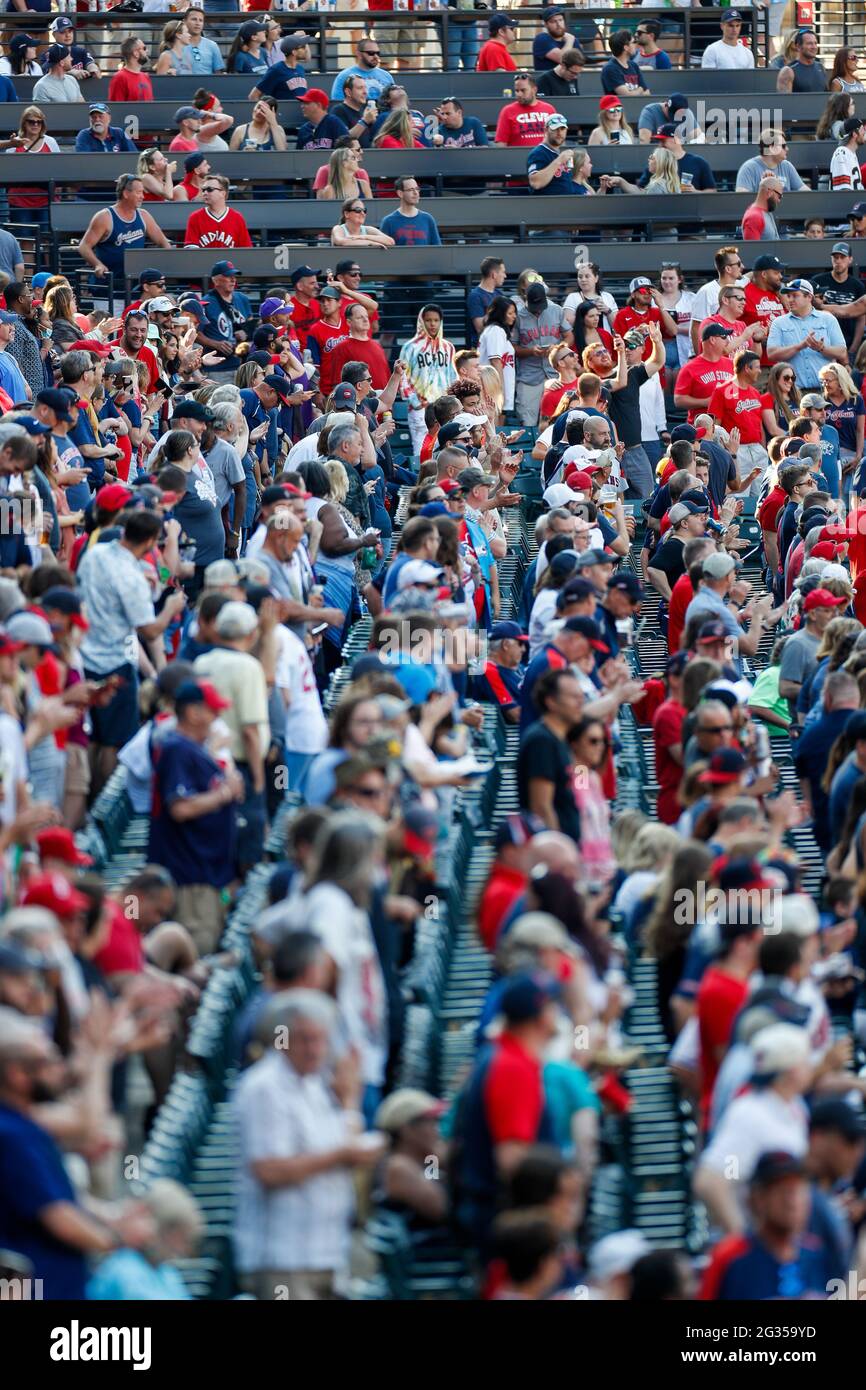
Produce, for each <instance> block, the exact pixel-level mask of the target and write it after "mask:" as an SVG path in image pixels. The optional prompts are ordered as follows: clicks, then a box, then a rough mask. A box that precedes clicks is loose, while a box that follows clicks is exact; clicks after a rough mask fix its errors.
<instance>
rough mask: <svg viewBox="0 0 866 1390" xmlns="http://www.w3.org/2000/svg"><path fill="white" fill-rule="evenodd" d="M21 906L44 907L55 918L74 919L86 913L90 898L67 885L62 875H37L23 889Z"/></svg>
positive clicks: (69, 884)
mask: <svg viewBox="0 0 866 1390" xmlns="http://www.w3.org/2000/svg"><path fill="white" fill-rule="evenodd" d="M21 906H22V907H44V908H47V910H48V911H49V912H53V913H54V914H55V916H57V917H74V916H75V915H76V913H78V912H86V911H87V909H88V908H89V907H90V898H88V897H87V895H86V894H85V893H79V892H78V889H77V888H73V886H72V884H71V883H67V881H66V879H65V878H64V877H63V875H62V874H37V875H36V877H35V878H31V880H30V882H29V883H28V884H27V887H26V888H25V889H24V892H23V894H22V896H21Z"/></svg>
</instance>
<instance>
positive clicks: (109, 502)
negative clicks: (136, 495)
mask: <svg viewBox="0 0 866 1390" xmlns="http://www.w3.org/2000/svg"><path fill="white" fill-rule="evenodd" d="M131 501H132V492H131V490H130V489H129V488H128V487H124V486H123V483H106V484H105V486H104V487H101V488H100V489H99V491H98V492H97V494H96V505H97V507H102V509H103V511H106V512H121V511H123V508H124V507H125V506H126V504H127V502H131Z"/></svg>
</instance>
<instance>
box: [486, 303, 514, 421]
mask: <svg viewBox="0 0 866 1390" xmlns="http://www.w3.org/2000/svg"><path fill="white" fill-rule="evenodd" d="M494 357H500V358H501V359H502V385H503V389H504V391H505V409H506V410H513V409H514V387H515V384H516V381H517V378H516V375H515V370H514V344H513V343H512V342H511V340H510V339H509V337H508V334H507V333H506V332H505V329H504V328H499V327H498V326H497V325H496V324H492V323H491V324H489V325H488V326H487V328H485V330H484V332H483V333H482V334H481V337H480V338H479V340H478V360H479V361H480V363H481V365H482V366H483V367H487V366H489V365H490V361H491V359H492V358H494Z"/></svg>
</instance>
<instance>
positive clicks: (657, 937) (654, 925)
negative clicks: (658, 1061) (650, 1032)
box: [644, 840, 713, 1043]
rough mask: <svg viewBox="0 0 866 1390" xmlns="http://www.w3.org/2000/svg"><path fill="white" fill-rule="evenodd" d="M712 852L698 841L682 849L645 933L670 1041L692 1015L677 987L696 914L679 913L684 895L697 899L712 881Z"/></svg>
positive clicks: (657, 896) (664, 1025) (658, 999)
mask: <svg viewBox="0 0 866 1390" xmlns="http://www.w3.org/2000/svg"><path fill="white" fill-rule="evenodd" d="M712 862H713V855H712V852H711V851H710V850H709V849H708V848H707V846H706V845H702V844H699V843H698V842H697V841H695V840H691V841H687V842H686V843H685V844H684V845H683V846H682V848H681V849H678V850H677V851H676V853H675V855H674V857H673V859H672V860H671V863H670V865H669V866H668V869H667V871H666V872H665V875H664V878H663V879H662V881H661V883H660V884H659V887H658V891H657V893H656V896H655V906H654V908H653V910H652V913H651V915H650V918H649V921H648V922H647V925H646V929H645V932H644V944H645V946H646V950H647V953H648V954H649V955H650V956H652V957H654V958H655V960H656V961H657V962H658V965H657V971H656V998H657V1001H658V1008H659V1016H660V1017H661V1021H662V1027H663V1028H664V1030H665V1036H666V1037H667V1039H668V1042H671V1043H672V1042H673V1041H674V1039H675V1038H676V1036H677V1034H678V1033H679V1031H680V1029H681V1028H682V1026H683V1024H684V1023H685V1021H686V1018H687V1017H688V1015H689V1013H690V1012H691V1008H690V1006H689V1005H688V1004H687V1002H686V1000H685V998H684V997H682V998H677V999H676V1000H675V999H674V995H675V991H676V988H677V985H678V984H679V982H680V980H681V979H682V976H683V967H684V966H685V962H686V950H687V947H688V941H689V937H690V936H691V933H692V928H693V926H694V925H695V923H694V921H693V920H692V916H693V914H689V913H678V912H677V911H676V908H677V906H678V904H680V903H681V902H682V901H683V898H682V897H681V896H680V894H682V893H690V894H691V895H692V896H691V901H693V902H694V901H696V900H697V890H698V886H699V884H701V883H705V882H706V881H707V879H708V878H709V872H710V865H711V864H712Z"/></svg>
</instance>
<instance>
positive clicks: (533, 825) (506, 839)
mask: <svg viewBox="0 0 866 1390" xmlns="http://www.w3.org/2000/svg"><path fill="white" fill-rule="evenodd" d="M546 829H547V827H546V825H545V824H544V821H543V820H541V819H540V817H539V816H533V815H530V814H529V812H523V813H519V812H517V811H512V812H510V814H509V815H507V816H506V817H505V820H504V821H503V822H502V824H501V825H500V827H499V829H498V830H497V832H496V841H495V844H496V848H497V849H498V850H499V849H502V848H503V847H504V846H505V845H526V844H528V843H529V841H530V840H531V839H532V837H533V835H540V834H541V832H542V830H546Z"/></svg>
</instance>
